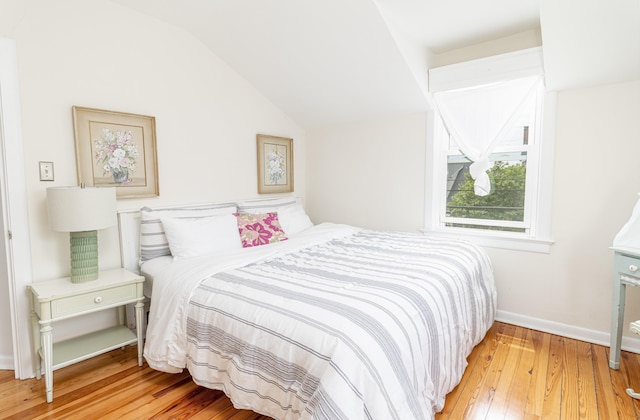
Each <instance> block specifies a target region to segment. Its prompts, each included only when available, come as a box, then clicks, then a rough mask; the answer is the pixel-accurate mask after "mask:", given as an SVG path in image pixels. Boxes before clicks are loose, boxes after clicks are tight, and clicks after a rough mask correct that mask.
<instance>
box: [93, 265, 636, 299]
mask: <svg viewBox="0 0 640 420" xmlns="http://www.w3.org/2000/svg"><path fill="white" fill-rule="evenodd" d="M636 269H637V267H636ZM93 301H94V302H95V303H100V302H102V297H100V296H97V297H96V298H95V299H93Z"/></svg>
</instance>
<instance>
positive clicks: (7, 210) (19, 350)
mask: <svg viewBox="0 0 640 420" xmlns="http://www.w3.org/2000/svg"><path fill="white" fill-rule="evenodd" d="M18 79H19V78H18V58H17V50H16V43H15V41H14V40H12V39H8V38H2V37H0V228H1V231H0V232H1V233H0V234H1V235H2V241H3V245H4V252H2V253H0V258H2V259H3V262H6V272H3V273H2V274H1V276H2V277H4V276H6V278H7V280H8V283H9V284H8V286H9V305H10V312H11V331H12V336H13V361H14V367H15V377H16V378H18V379H26V378H30V377H33V376H34V374H35V370H34V362H33V361H34V355H33V351H32V348H33V346H32V345H31V334H30V333H29V332H30V331H31V325H30V324H31V322H30V320H31V309H30V305H29V295H28V290H27V285H28V284H30V283H31V281H32V276H33V273H32V268H31V239H30V232H29V216H28V205H27V186H26V178H25V162H24V150H23V142H22V122H21V115H20V93H19V89H18ZM9 179H10V180H11V182H9ZM3 270H4V268H3Z"/></svg>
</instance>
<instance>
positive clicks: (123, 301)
mask: <svg viewBox="0 0 640 420" xmlns="http://www.w3.org/2000/svg"><path fill="white" fill-rule="evenodd" d="M143 282H144V277H142V276H140V275H137V274H134V273H131V272H129V271H127V270H125V269H122V268H118V269H114V270H106V271H101V272H100V274H99V278H98V279H97V280H94V281H89V282H86V283H71V281H70V279H69V278H68V277H67V278H61V279H55V280H49V281H42V282H37V283H32V284H30V285H29V286H28V287H29V290H30V291H31V296H32V299H30V300H31V318H32V324H33V337H34V340H33V341H34V350H35V353H36V355H39V357H36V358H35V359H36V362H35V368H36V376H37V378H38V379H40V376H41V369H42V364H44V375H45V388H46V391H47V402H51V401H53V371H54V370H55V369H59V368H62V367H65V366H69V365H71V364H73V363H77V362H79V361H81V360H85V359H88V358H90V357H94V356H97V355H99V354H102V353H106V352H108V351H111V350H114V349H117V348H119V347H124V346H126V345H129V344H134V343H137V345H138V365H140V366H142V320H143V307H144V304H143V299H144V294H143V292H142V286H143ZM130 303H135V312H136V332H135V333H134V332H133V331H132V330H130V329H129V328H127V327H126V325H125V322H124V321H125V319H124V318H125V314H124V305H127V304H130ZM110 308H118V316H119V321H120V323H119V325H116V326H115V327H111V328H107V329H105V330H101V331H96V332H93V333H89V334H86V335H83V336H80V337H76V338H73V339H69V340H65V341H61V342H58V343H53V334H52V332H53V328H52V326H51V324H52V323H53V322H56V321H60V320H63V319H68V318H73V317H77V316H82V315H86V314H89V313H92V312H97V311H103V310H105V309H110Z"/></svg>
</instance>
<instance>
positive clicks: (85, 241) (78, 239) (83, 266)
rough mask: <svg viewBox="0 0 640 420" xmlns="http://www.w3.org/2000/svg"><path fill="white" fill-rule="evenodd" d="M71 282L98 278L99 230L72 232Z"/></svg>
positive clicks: (82, 281)
mask: <svg viewBox="0 0 640 420" xmlns="http://www.w3.org/2000/svg"><path fill="white" fill-rule="evenodd" d="M70 241H71V282H72V283H84V282H86V281H91V280H97V279H98V232H97V231H95V230H90V231H86V232H71V233H70Z"/></svg>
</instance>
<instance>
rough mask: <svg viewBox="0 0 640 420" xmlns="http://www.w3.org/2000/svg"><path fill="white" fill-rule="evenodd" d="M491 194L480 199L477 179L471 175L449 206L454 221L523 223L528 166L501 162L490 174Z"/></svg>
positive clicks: (522, 163) (494, 166)
mask: <svg viewBox="0 0 640 420" xmlns="http://www.w3.org/2000/svg"><path fill="white" fill-rule="evenodd" d="M488 174H489V178H490V179H491V193H490V194H489V195H487V196H484V197H480V196H477V195H475V193H474V192H473V179H472V178H471V175H469V174H468V173H467V174H465V181H464V182H462V183H461V184H460V187H459V190H458V192H457V193H455V194H454V195H453V196H452V197H451V200H450V201H449V203H447V213H448V215H449V216H451V217H460V218H466V219H467V218H472V219H490V220H509V221H522V220H523V219H524V191H525V178H526V164H525V162H520V163H516V164H510V163H507V162H503V161H497V162H495V164H494V165H493V167H492V168H491V169H490V170H489V171H488Z"/></svg>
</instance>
